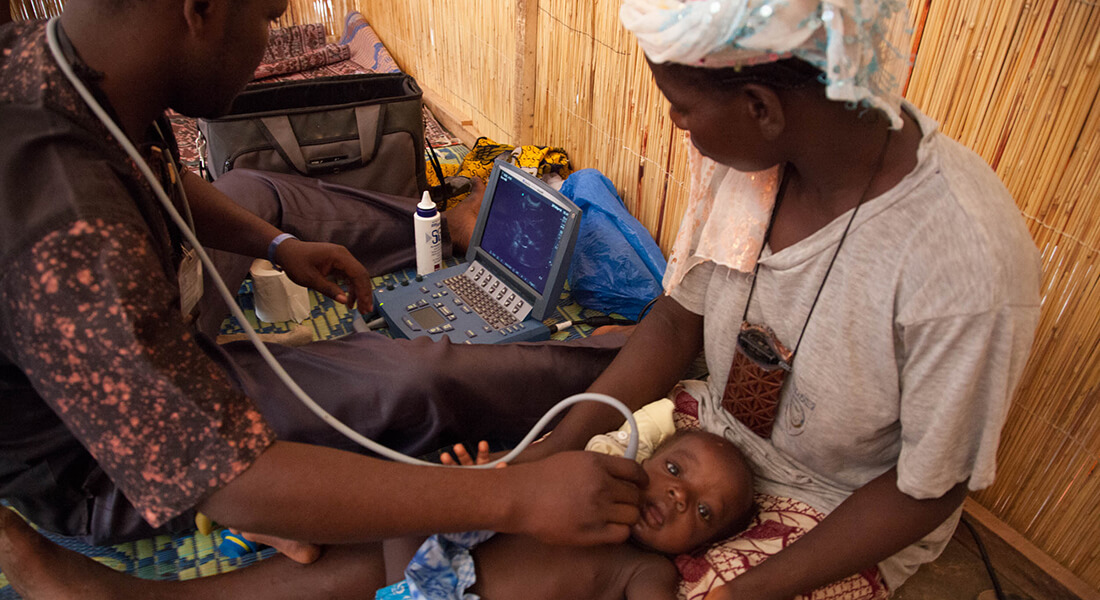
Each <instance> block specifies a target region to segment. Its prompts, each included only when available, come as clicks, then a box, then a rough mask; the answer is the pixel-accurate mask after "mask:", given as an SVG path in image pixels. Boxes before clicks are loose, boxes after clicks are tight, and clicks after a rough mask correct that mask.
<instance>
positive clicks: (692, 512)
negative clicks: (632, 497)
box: [631, 435, 752, 554]
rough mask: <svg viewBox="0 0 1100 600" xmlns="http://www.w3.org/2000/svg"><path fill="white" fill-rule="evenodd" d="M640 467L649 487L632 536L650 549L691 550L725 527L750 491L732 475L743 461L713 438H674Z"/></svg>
mask: <svg viewBox="0 0 1100 600" xmlns="http://www.w3.org/2000/svg"><path fill="white" fill-rule="evenodd" d="M642 466H643V467H644V468H645V470H646V473H647V474H648V475H649V486H648V487H647V488H646V489H645V492H644V498H643V500H642V506H641V509H642V516H641V518H640V519H639V520H638V522H637V523H636V524H635V525H634V527H633V529H632V530H631V537H632V538H633V539H634V541H636V542H638V543H639V544H641V545H643V546H645V547H647V548H650V549H652V550H656V551H658V552H662V553H665V554H682V553H684V552H688V551H690V550H694V549H695V548H698V547H699V546H701V545H703V544H704V543H706V542H708V541H710V540H712V539H714V538H715V537H716V536H718V535H719V534H720V533H723V532H725V531H726V530H728V529H729V527H730V526H732V524H733V522H734V521H736V520H738V519H739V518H740V517H741V516H742V515H744V514H745V511H746V510H748V508H749V506H750V505H751V500H752V499H751V491H748V490H745V489H742V485H741V484H740V483H739V481H740V480H739V479H738V478H737V477H735V476H733V475H731V473H736V472H737V471H736V469H738V468H745V467H744V465H743V463H741V462H740V460H739V459H738V458H736V457H735V456H731V454H730V451H729V449H728V448H725V447H723V446H721V445H720V444H718V443H716V442H715V441H713V440H708V439H706V438H703V437H699V436H694V435H692V436H686V437H682V438H679V439H676V440H673V441H672V442H670V443H666V444H664V445H662V446H661V447H660V448H659V449H658V450H657V452H656V454H654V455H653V457H651V458H650V459H649V460H647V461H646V462H645V463H644V464H643V465H642Z"/></svg>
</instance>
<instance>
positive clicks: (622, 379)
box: [523, 296, 703, 460]
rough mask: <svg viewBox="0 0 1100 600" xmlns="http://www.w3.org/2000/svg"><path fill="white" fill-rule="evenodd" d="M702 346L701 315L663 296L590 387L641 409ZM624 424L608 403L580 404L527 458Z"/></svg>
mask: <svg viewBox="0 0 1100 600" xmlns="http://www.w3.org/2000/svg"><path fill="white" fill-rule="evenodd" d="M702 348H703V317H702V316H701V315H697V314H695V313H693V312H691V311H689V310H687V309H686V308H684V307H683V306H681V305H680V303H678V302H677V301H675V300H673V299H672V298H670V297H668V296H662V297H661V298H660V299H659V300H658V301H657V302H656V303H655V304H654V305H653V309H652V310H651V311H650V312H649V314H648V315H647V316H646V318H645V319H644V320H642V322H641V323H639V324H638V326H637V327H636V328H635V331H634V333H633V334H631V336H630V339H629V340H628V341H627V343H626V345H625V346H624V347H623V349H622V350H620V351H619V354H618V355H617V356H616V357H615V360H614V361H612V363H611V365H610V366H608V367H607V370H606V371H604V372H603V374H602V375H600V376H599V378H597V379H596V381H595V382H593V384H592V386H591V387H590V388H589V389H588V391H590V392H599V393H601V394H607V395H609V396H611V397H613V398H616V399H618V400H620V401H622V402H623V403H624V404H626V405H627V406H628V407H629V408H630V409H631V410H638V409H639V408H641V407H642V406H644V405H646V404H648V403H650V402H653V401H654V400H658V399H660V398H661V397H663V396H664V394H667V393H668V391H669V390H671V389H672V387H673V386H675V385H676V383H677V382H678V381H680V379H681V378H682V377H683V375H684V373H685V372H686V371H687V369H688V367H689V366H690V365H691V363H692V361H693V360H695V357H696V356H698V355H699V352H700V351H701V350H702ZM622 422H623V416H622V414H620V413H619V412H618V411H616V410H614V409H613V408H610V407H608V406H606V405H603V404H596V403H594V402H590V403H584V404H578V405H576V406H575V407H573V408H572V409H570V410H569V412H568V414H566V416H565V418H564V419H563V420H562V422H561V424H559V425H558V426H557V427H555V428H554V433H553V434H552V435H551V436H549V437H548V438H546V439H545V440H543V441H542V442H540V443H538V444H535V445H534V446H531V448H530V449H529V450H528V451H527V452H526V453H524V455H523V460H530V459H537V458H540V457H543V456H548V455H550V454H553V453H555V452H561V451H562V450H576V449H581V448H584V445H585V443H587V442H588V439H589V438H591V437H592V436H593V435H596V434H599V433H605V432H607V431H610V430H612V429H615V428H617V427H619V425H621V424H622Z"/></svg>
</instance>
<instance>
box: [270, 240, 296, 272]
mask: <svg viewBox="0 0 1100 600" xmlns="http://www.w3.org/2000/svg"><path fill="white" fill-rule="evenodd" d="M296 239H298V238H297V237H296V236H294V235H293V234H290V233H280V234H279V235H277V236H275V239H273V240H271V243H270V244H268V245H267V260H268V262H270V263H271V264H273V265H274V264H275V250H276V249H278V248H279V244H281V243H283V242H285V241H287V240H296Z"/></svg>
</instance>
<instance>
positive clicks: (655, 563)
mask: <svg viewBox="0 0 1100 600" xmlns="http://www.w3.org/2000/svg"><path fill="white" fill-rule="evenodd" d="M677 581H679V574H678V573H677V572H676V567H674V566H673V565H672V561H670V560H669V559H667V558H665V557H663V556H661V555H659V554H646V555H645V556H643V557H642V558H640V559H639V560H638V565H637V567H635V568H634V572H633V573H632V574H631V576H630V579H629V580H628V581H627V582H626V590H624V592H623V597H625V598H626V600H672V599H674V598H676V583H677Z"/></svg>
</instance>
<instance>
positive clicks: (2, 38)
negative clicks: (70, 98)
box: [0, 21, 53, 103]
mask: <svg viewBox="0 0 1100 600" xmlns="http://www.w3.org/2000/svg"><path fill="white" fill-rule="evenodd" d="M0 49H2V50H0V103H28V102H32V103H33V102H39V101H41V98H42V97H43V94H44V92H45V90H46V88H47V87H48V86H46V85H45V83H46V81H47V79H48V78H49V77H50V76H51V75H52V71H53V69H50V68H47V65H46V64H45V59H46V57H47V54H46V50H47V47H46V29H45V23H44V22H43V21H26V22H21V23H9V24H7V25H4V26H3V27H0Z"/></svg>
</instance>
